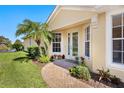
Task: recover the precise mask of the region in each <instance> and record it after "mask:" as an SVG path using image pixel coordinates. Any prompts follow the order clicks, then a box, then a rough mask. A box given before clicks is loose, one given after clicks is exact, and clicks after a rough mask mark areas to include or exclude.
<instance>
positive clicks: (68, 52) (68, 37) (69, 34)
mask: <svg viewBox="0 0 124 93" xmlns="http://www.w3.org/2000/svg"><path fill="white" fill-rule="evenodd" d="M70 40H71V38H70V33H68V55H70V43H71V42H70Z"/></svg>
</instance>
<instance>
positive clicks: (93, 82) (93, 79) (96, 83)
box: [80, 73, 124, 88]
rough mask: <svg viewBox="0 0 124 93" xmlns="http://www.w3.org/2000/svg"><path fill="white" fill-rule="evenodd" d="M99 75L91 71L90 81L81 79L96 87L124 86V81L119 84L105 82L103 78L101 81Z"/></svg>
mask: <svg viewBox="0 0 124 93" xmlns="http://www.w3.org/2000/svg"><path fill="white" fill-rule="evenodd" d="M99 77H100V76H99V75H98V74H96V73H91V79H90V80H89V81H86V80H83V79H80V80H81V81H82V82H85V83H87V84H89V85H91V86H93V87H95V88H124V83H123V82H120V83H119V85H116V84H113V83H110V82H105V81H103V80H101V81H99Z"/></svg>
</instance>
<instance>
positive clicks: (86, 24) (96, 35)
mask: <svg viewBox="0 0 124 93" xmlns="http://www.w3.org/2000/svg"><path fill="white" fill-rule="evenodd" d="M47 22H48V24H49V29H50V30H53V31H54V32H55V33H56V36H55V40H54V41H53V42H52V44H51V46H50V48H49V54H50V55H54V54H64V55H65V57H66V58H67V59H74V58H75V56H79V57H80V56H82V57H84V58H85V63H86V64H87V66H88V67H89V68H90V70H92V71H93V72H97V69H102V68H105V69H108V68H109V69H110V72H111V74H113V75H116V76H118V77H119V78H121V80H122V81H124V6H56V8H55V10H54V11H53V13H52V14H51V15H50V17H49V18H48V20H47Z"/></svg>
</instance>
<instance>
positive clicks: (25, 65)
mask: <svg viewBox="0 0 124 93" xmlns="http://www.w3.org/2000/svg"><path fill="white" fill-rule="evenodd" d="M24 55H25V54H24V52H15V53H0V87H1V88H41V87H47V85H46V84H45V82H44V81H43V79H42V77H41V72H40V70H41V67H39V66H38V65H36V64H33V63H32V62H31V61H29V62H20V61H13V59H14V58H17V57H22V56H24Z"/></svg>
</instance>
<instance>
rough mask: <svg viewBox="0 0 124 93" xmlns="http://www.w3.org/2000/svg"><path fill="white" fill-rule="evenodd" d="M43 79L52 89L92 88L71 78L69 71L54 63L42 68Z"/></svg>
mask: <svg viewBox="0 0 124 93" xmlns="http://www.w3.org/2000/svg"><path fill="white" fill-rule="evenodd" d="M41 73H42V77H43V79H44V80H45V81H46V83H47V84H48V86H49V87H51V88H90V87H91V86H90V85H88V84H86V83H83V82H82V81H80V80H78V79H76V78H74V77H72V76H70V74H69V71H68V70H66V69H64V68H62V67H59V66H57V65H55V64H53V63H48V64H47V65H45V66H44V67H43V68H42V71H41Z"/></svg>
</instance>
